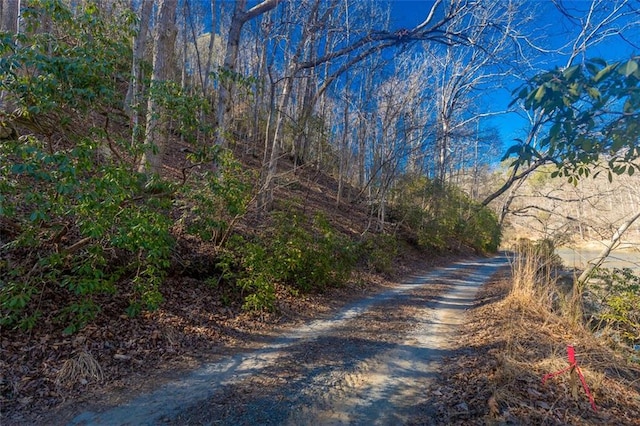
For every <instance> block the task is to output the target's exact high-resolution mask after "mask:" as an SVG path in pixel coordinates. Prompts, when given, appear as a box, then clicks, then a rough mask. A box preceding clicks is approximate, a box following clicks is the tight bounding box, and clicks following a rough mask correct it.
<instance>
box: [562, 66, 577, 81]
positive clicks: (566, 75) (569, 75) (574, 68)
mask: <svg viewBox="0 0 640 426" xmlns="http://www.w3.org/2000/svg"><path fill="white" fill-rule="evenodd" d="M579 69H580V65H574V66H572V67H569V68H567V69H565V70H564V71H562V75H563V76H564V78H566V79H567V80H571V78H572V77H573V76H574V75H575V73H576V71H578V70H579Z"/></svg>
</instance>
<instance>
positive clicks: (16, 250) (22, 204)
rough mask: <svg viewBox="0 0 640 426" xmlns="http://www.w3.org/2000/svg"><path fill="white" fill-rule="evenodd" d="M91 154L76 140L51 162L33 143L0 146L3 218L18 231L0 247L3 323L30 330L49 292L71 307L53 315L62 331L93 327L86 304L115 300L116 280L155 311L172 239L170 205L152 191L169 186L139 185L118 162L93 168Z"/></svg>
mask: <svg viewBox="0 0 640 426" xmlns="http://www.w3.org/2000/svg"><path fill="white" fill-rule="evenodd" d="M95 148H96V147H95V145H94V144H93V142H92V141H91V140H90V139H83V140H81V141H79V142H78V144H77V146H76V147H74V148H71V149H66V150H64V149H59V150H58V151H56V152H54V153H53V154H51V153H49V152H48V149H47V145H46V144H45V143H43V142H41V141H40V140H38V139H37V138H35V137H28V138H23V139H22V140H20V141H13V142H4V143H3V144H2V146H0V155H1V156H2V157H4V158H10V159H11V160H12V161H10V162H7V163H4V162H3V165H2V166H0V181H2V182H4V184H5V185H4V188H5V189H7V192H5V194H4V197H5V199H4V200H3V204H2V207H1V209H2V215H3V216H4V217H6V218H9V219H11V220H12V221H13V222H14V223H15V224H16V228H17V229H19V230H20V231H19V233H18V234H17V235H16V237H15V238H14V239H13V240H12V241H10V242H9V243H7V244H5V246H4V247H3V250H4V252H5V253H6V255H7V259H8V261H6V262H3V263H1V264H0V280H1V281H2V283H3V285H2V287H1V288H0V305H1V306H2V317H1V318H0V323H1V324H2V325H6V326H19V327H21V328H32V327H33V326H35V324H36V319H37V318H38V317H39V316H41V314H42V313H41V312H40V311H39V308H38V303H37V297H36V296H38V295H40V294H42V293H43V292H44V291H45V289H48V290H52V287H53V288H59V290H58V291H62V292H63V293H65V294H66V295H67V296H66V297H67V298H68V300H70V305H68V306H67V307H63V308H62V309H61V312H60V314H59V316H60V317H61V318H62V319H64V320H65V321H67V322H69V323H70V324H69V327H67V328H66V329H65V331H67V332H73V331H75V330H77V329H78V328H80V327H81V326H82V325H84V324H86V322H88V321H89V320H91V319H92V318H93V317H94V316H95V315H96V314H97V313H98V312H99V306H98V305H96V303H95V301H94V300H93V297H94V296H97V295H100V294H111V293H114V292H115V291H116V285H115V284H116V283H117V282H123V281H126V282H129V283H131V285H132V287H133V288H132V289H133V293H132V299H131V303H132V306H140V307H142V306H145V307H148V308H155V307H157V306H158V304H159V303H160V301H161V296H160V293H159V290H158V288H159V285H160V283H161V282H162V280H163V279H164V276H165V273H166V272H165V271H166V270H167V268H168V266H169V259H170V255H171V248H172V245H173V239H172V237H171V234H170V227H171V224H172V222H171V221H170V219H169V217H168V208H169V207H170V200H169V199H168V198H166V197H163V196H162V193H160V195H158V194H157V193H156V192H157V190H158V188H164V189H165V190H166V191H170V187H169V186H167V184H165V183H163V182H156V183H155V184H154V185H155V188H154V193H149V192H148V186H146V185H145V184H144V182H145V180H144V179H143V177H142V176H140V175H138V174H136V173H132V172H131V171H130V170H129V169H128V168H126V167H124V166H122V165H120V164H117V163H104V164H103V165H102V166H101V167H100V168H97V167H96V164H95V163H94V159H95ZM5 202H6V203H7V204H4V203H5ZM9 206H10V207H9ZM118 259H126V261H125V262H122V263H123V264H120V265H118V263H117V262H118ZM138 310H139V309H138ZM133 311H135V309H134V310H133ZM74 318H75V319H74Z"/></svg>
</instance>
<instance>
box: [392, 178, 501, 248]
mask: <svg viewBox="0 0 640 426" xmlns="http://www.w3.org/2000/svg"><path fill="white" fill-rule="evenodd" d="M393 216H394V218H395V219H396V220H397V221H398V222H399V223H401V224H403V225H404V226H405V228H407V229H408V230H409V231H410V232H411V233H413V235H414V236H415V238H416V241H417V242H418V245H419V246H421V247H423V248H429V249H435V250H443V249H446V248H448V247H449V246H450V244H451V243H452V242H453V241H459V242H461V243H463V244H467V245H469V246H471V247H473V248H474V249H476V250H478V251H480V252H485V253H487V252H494V251H496V250H497V249H498V246H499V244H500V238H501V230H500V226H499V224H498V219H497V217H496V215H495V214H494V213H493V212H492V211H491V210H489V209H488V208H486V207H484V206H481V205H479V204H478V203H476V202H474V201H473V200H472V199H471V198H470V197H469V196H468V195H466V194H465V193H464V192H463V191H461V190H460V189H458V188H456V187H454V186H448V187H442V186H441V185H438V184H437V183H435V182H433V181H431V180H429V179H427V178H425V177H422V176H421V177H411V176H406V177H405V179H404V180H403V181H401V183H400V184H399V185H398V187H397V189H396V197H395V202H394V204H393Z"/></svg>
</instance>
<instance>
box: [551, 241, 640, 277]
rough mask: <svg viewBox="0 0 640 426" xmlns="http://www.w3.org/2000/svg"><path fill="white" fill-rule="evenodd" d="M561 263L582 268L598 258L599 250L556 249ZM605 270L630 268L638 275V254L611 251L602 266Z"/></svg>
mask: <svg viewBox="0 0 640 426" xmlns="http://www.w3.org/2000/svg"><path fill="white" fill-rule="evenodd" d="M556 253H557V254H558V256H560V257H561V258H562V262H563V263H564V264H565V265H566V266H568V267H575V268H584V267H585V265H586V264H587V263H588V262H589V261H591V260H593V259H595V258H596V257H598V254H599V253H600V251H599V250H587V249H584V250H583V249H577V250H576V249H571V248H566V247H563V248H559V249H556ZM603 266H604V267H605V268H631V269H633V270H635V271H636V273H640V252H637V251H613V252H612V253H611V254H610V255H609V257H608V258H607V259H606V261H605V263H604V264H603Z"/></svg>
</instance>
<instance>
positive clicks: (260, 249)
mask: <svg viewBox="0 0 640 426" xmlns="http://www.w3.org/2000/svg"><path fill="white" fill-rule="evenodd" d="M273 219H274V224H273V226H272V227H270V228H269V229H267V230H266V231H265V233H264V234H263V235H262V237H260V238H258V239H256V240H253V241H247V240H245V239H244V238H242V237H239V236H234V237H233V238H232V239H231V240H230V241H229V244H228V245H227V246H226V248H225V250H223V252H222V253H221V255H220V259H219V262H218V267H219V268H220V269H221V271H222V275H223V278H224V279H226V280H230V281H232V282H235V285H236V287H237V288H238V290H239V291H240V293H241V295H242V297H244V301H245V303H244V305H243V307H244V308H245V309H248V310H260V309H267V310H273V309H275V300H276V299H275V283H280V284H283V285H287V286H289V287H291V288H292V289H296V290H301V291H303V292H310V291H319V290H323V289H325V288H326V287H329V286H340V285H343V284H344V283H345V282H346V281H347V280H348V279H349V277H350V276H351V271H352V269H353V267H354V266H355V262H356V258H357V257H356V246H355V244H353V243H352V242H350V241H349V240H348V239H347V238H345V237H343V236H341V235H340V234H338V233H337V232H335V231H334V230H333V229H332V228H331V226H330V225H329V223H328V222H327V221H326V219H325V218H324V217H323V216H322V215H316V216H315V217H314V218H313V219H312V220H311V221H309V220H307V219H305V218H304V216H301V215H298V214H285V213H282V212H276V213H274V218H273Z"/></svg>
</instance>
